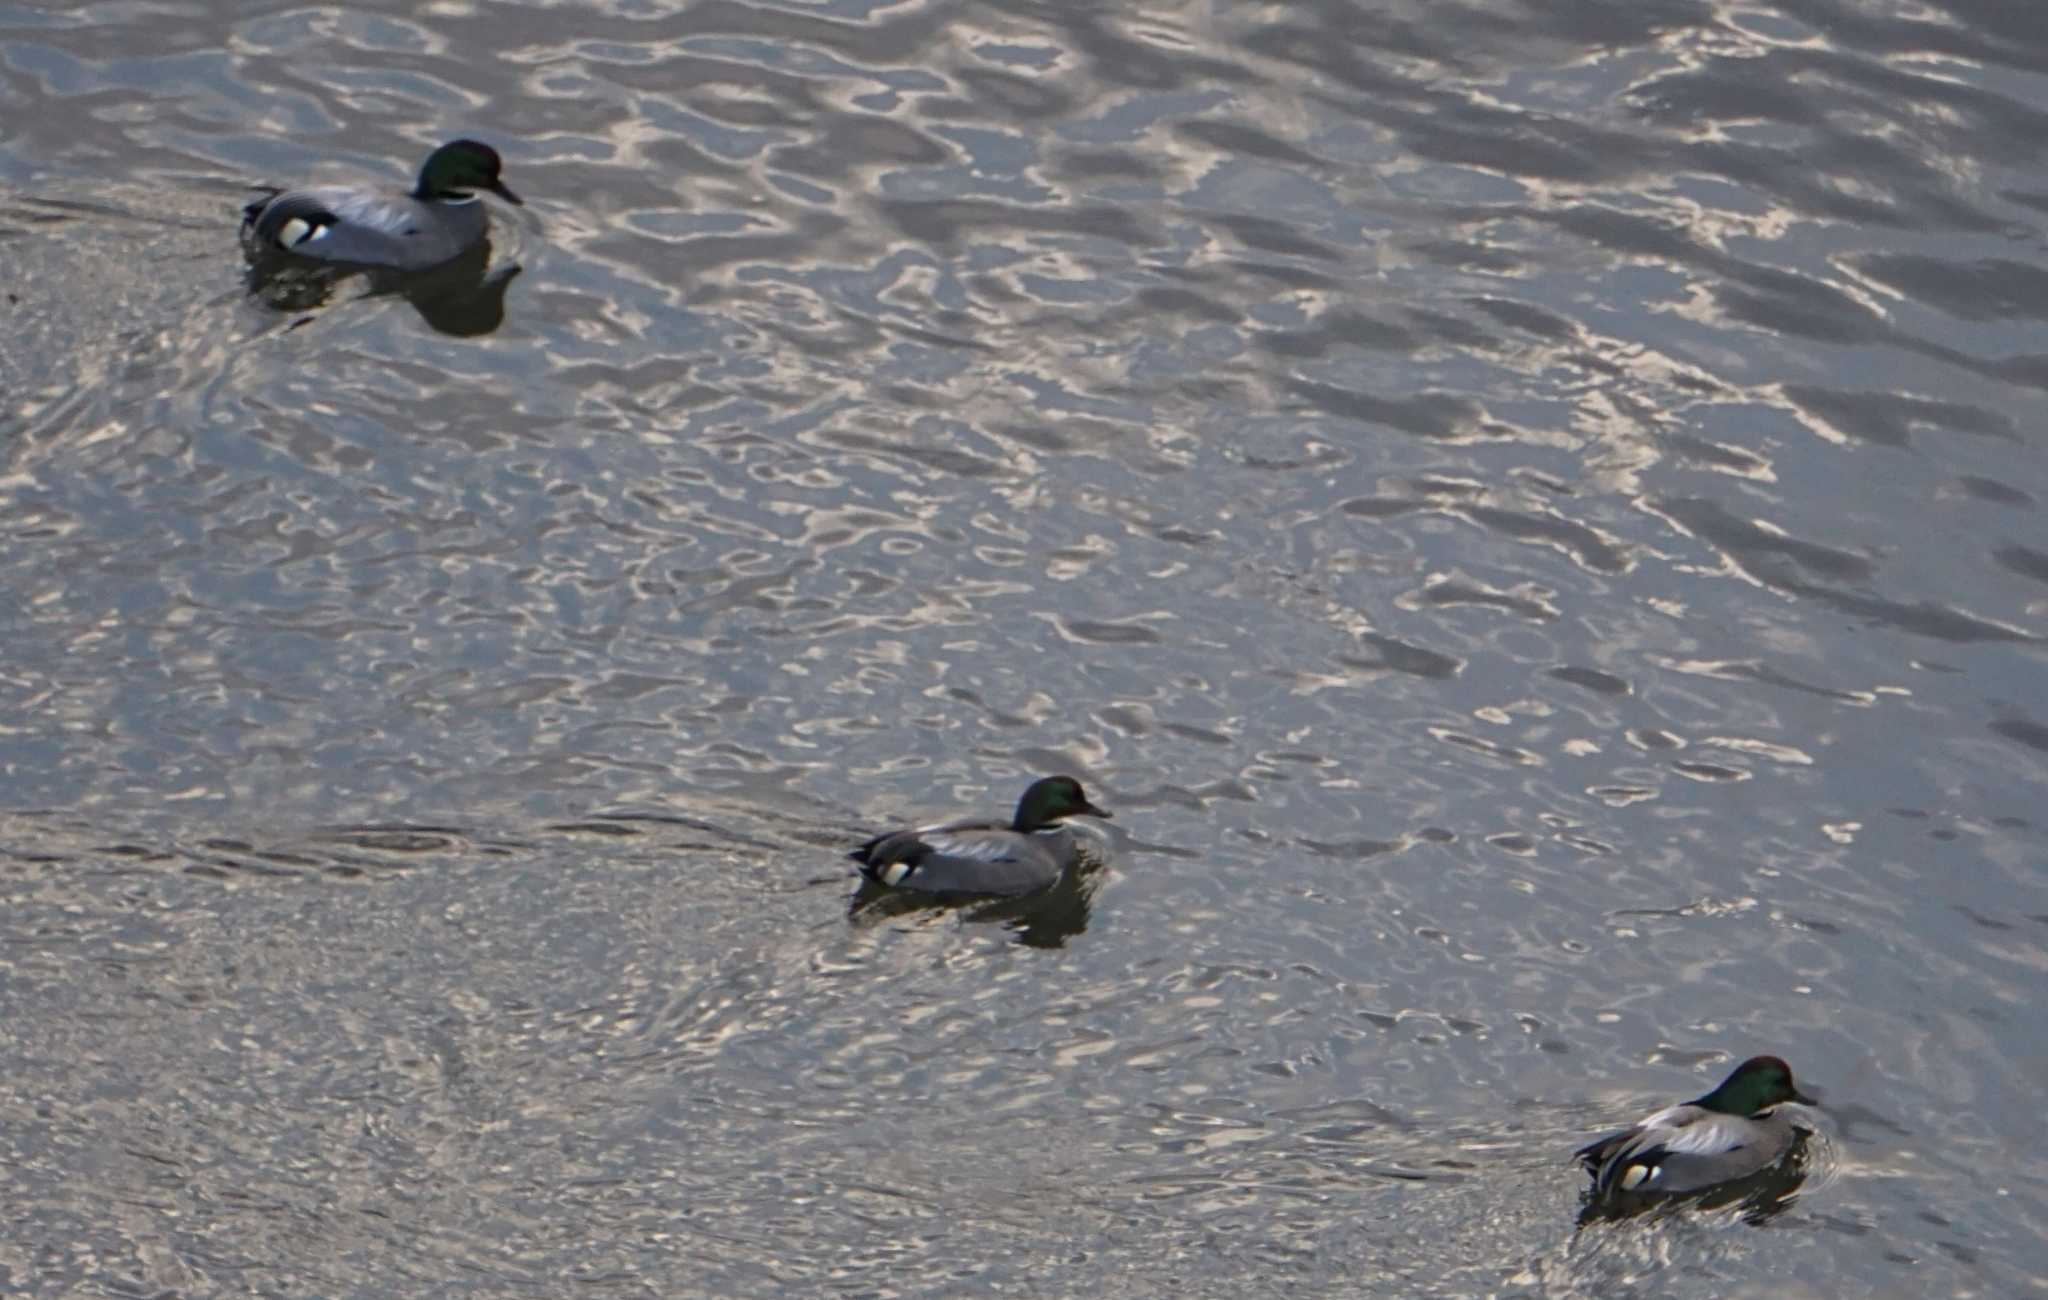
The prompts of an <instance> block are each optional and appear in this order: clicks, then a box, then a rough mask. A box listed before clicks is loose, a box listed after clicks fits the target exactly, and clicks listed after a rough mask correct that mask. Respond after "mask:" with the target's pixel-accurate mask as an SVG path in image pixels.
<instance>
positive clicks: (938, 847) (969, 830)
mask: <svg viewBox="0 0 2048 1300" xmlns="http://www.w3.org/2000/svg"><path fill="white" fill-rule="evenodd" d="M1068 817H1102V818H1108V817H1109V814H1108V813H1107V812H1105V811H1103V810H1102V809H1100V808H1098V807H1096V806H1095V805H1094V804H1092V803H1090V802H1089V801H1088V793H1087V791H1085V790H1083V789H1082V788H1081V783H1080V782H1079V781H1076V780H1075V779H1074V778H1073V777H1071V776H1048V777H1042V778H1040V779H1039V780H1036V781H1033V782H1032V783H1031V784H1030V785H1029V786H1028V787H1026V788H1025V791H1024V796H1023V797H1022V798H1021V799H1019V800H1018V801H1017V813H1016V815H1015V816H1014V817H1012V818H1011V819H1010V820H1009V821H1008V822H1007V823H1006V822H1002V821H997V820H993V819H989V820H981V821H961V822H951V823H948V824H946V825H943V826H924V827H918V828H916V829H913V830H898V831H889V832H886V833H884V834H881V835H877V836H875V837H874V838H873V839H871V840H869V841H868V842H867V843H865V844H863V845H861V846H860V847H859V848H857V849H855V850H853V851H852V852H851V853H849V854H847V855H846V856H847V857H849V858H852V859H853V860H854V861H855V862H857V863H859V864H860V873H861V875H863V876H865V877H866V878H867V879H868V880H869V881H870V882H872V883H873V884H876V885H879V886H882V887H884V888H888V889H900V890H911V891H916V892H919V893H925V894H934V895H983V896H989V895H994V896H998V897H1018V896H1021V895H1024V894H1032V893H1036V892H1038V891H1039V890H1041V889H1044V888H1046V887H1048V886H1050V885H1052V884H1054V883H1056V882H1057V881H1058V880H1059V879H1060V877H1061V876H1062V875H1063V874H1064V873H1065V872H1066V870H1067V869H1068V868H1069V867H1071V866H1073V865H1074V864H1075V863H1077V862H1079V861H1080V858H1081V846H1080V844H1079V843H1078V841H1077V839H1076V837H1075V835H1074V833H1073V832H1072V831H1071V830H1069V829H1068V828H1067V827H1065V826H1063V825H1061V824H1060V823H1061V821H1062V820H1063V819H1065V818H1068Z"/></svg>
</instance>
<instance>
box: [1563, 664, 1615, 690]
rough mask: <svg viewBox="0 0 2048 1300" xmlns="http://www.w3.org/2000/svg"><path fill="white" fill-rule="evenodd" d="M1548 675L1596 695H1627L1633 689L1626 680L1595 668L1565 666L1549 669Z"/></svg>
mask: <svg viewBox="0 0 2048 1300" xmlns="http://www.w3.org/2000/svg"><path fill="white" fill-rule="evenodd" d="M1550 675H1551V676H1552V677H1555V678H1556V679H1557V680H1559V681H1561V682H1568V683H1570V684H1571V685H1573V686H1577V687H1580V688H1582V689H1584V690H1588V691H1592V692H1593V693H1595V694H1597V695H1627V694H1630V693H1631V691H1632V690H1633V689H1634V688H1633V687H1631V686H1630V685H1629V684H1628V680H1627V679H1626V678H1622V677H1617V676H1615V675H1614V674H1613V673H1607V672H1602V671H1600V670H1599V669H1597V668H1581V667H1577V666H1574V665H1570V664H1567V665H1565V666H1563V667H1559V668H1553V669H1551V670H1550Z"/></svg>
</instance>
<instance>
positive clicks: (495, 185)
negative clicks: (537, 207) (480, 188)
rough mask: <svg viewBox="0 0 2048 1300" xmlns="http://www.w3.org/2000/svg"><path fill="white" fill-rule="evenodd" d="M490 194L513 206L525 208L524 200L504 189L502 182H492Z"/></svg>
mask: <svg viewBox="0 0 2048 1300" xmlns="http://www.w3.org/2000/svg"><path fill="white" fill-rule="evenodd" d="M491 193H493V194H495V195H497V196H498V197H499V198H501V199H503V200H505V202H507V203H510V204H514V205H516V206H518V207H522V208H523V207H525V206H526V200H525V199H522V198H520V197H519V196H518V195H517V194H514V193H513V192H512V191H511V190H510V189H509V188H507V187H506V185H505V182H503V181H492V182H491Z"/></svg>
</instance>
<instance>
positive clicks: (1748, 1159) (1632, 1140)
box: [1577, 1056, 1813, 1198]
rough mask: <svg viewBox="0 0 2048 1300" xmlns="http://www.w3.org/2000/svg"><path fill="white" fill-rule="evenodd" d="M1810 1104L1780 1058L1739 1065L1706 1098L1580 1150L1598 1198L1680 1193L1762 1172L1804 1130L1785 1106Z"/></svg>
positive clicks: (1680, 1105)
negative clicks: (1793, 1103) (1800, 1103)
mask: <svg viewBox="0 0 2048 1300" xmlns="http://www.w3.org/2000/svg"><path fill="white" fill-rule="evenodd" d="M1787 1102H1802V1103H1806V1104H1809V1105H1810V1104H1812V1103H1813V1098H1811V1097H1808V1096H1806V1095H1805V1094H1804V1093H1802V1092H1800V1091H1799V1089H1798V1087H1797V1086H1796V1085H1795V1084H1794V1083H1793V1082H1792V1069H1791V1067H1790V1066H1788V1065H1786V1064H1785V1063H1784V1062H1783V1061H1781V1060H1779V1059H1778V1058H1777V1057H1775V1056H1757V1057H1752V1058H1750V1059H1749V1060H1747V1061H1744V1062H1743V1063H1742V1064H1741V1065H1739V1066H1737V1067H1736V1068H1735V1070H1734V1072H1733V1073H1731V1074H1730V1075H1729V1076H1728V1077H1727V1078H1726V1079H1725V1080H1723V1081H1722V1083H1721V1086H1720V1087H1718V1088H1716V1089H1714V1090H1713V1091H1712V1092H1710V1093H1708V1094H1707V1095H1706V1096H1704V1097H1697V1098H1694V1099H1693V1100H1692V1101H1686V1102H1680V1103H1678V1104H1677V1105H1675V1106H1666V1107H1665V1108H1664V1109H1662V1110H1660V1111H1656V1112H1655V1113H1653V1114H1650V1115H1646V1116H1644V1117H1643V1118H1642V1119H1641V1120H1639V1121H1637V1122H1636V1124H1635V1125H1634V1126H1633V1127H1631V1128H1626V1129H1623V1130H1622V1131H1621V1132H1619V1133H1610V1134H1608V1135H1607V1136H1606V1137H1604V1138H1601V1139H1600V1140H1599V1141H1597V1142H1594V1143H1591V1144H1589V1145H1587V1146H1584V1147H1581V1148H1579V1151H1578V1153H1577V1158H1578V1160H1579V1163H1581V1164H1583V1165H1584V1166H1585V1167H1586V1172H1587V1173H1589V1174H1591V1175H1592V1176H1593V1195H1594V1197H1595V1198H1601V1197H1609V1196H1624V1195H1635V1196H1642V1195H1653V1194H1666V1195H1683V1194H1685V1193H1688V1192H1699V1191H1705V1190H1706V1189H1707V1188H1710V1187H1713V1186H1716V1185H1717V1184H1720V1183H1726V1182H1730V1181H1732V1180H1735V1179H1739V1178H1747V1177H1749V1176H1750V1175H1751V1174H1757V1173H1761V1172H1763V1171H1764V1170H1766V1169H1769V1168H1770V1167H1771V1166H1773V1165H1775V1164H1777V1163H1778V1162H1779V1161H1780V1160H1783V1159H1784V1158H1785V1156H1786V1155H1787V1154H1788V1153H1789V1152H1790V1151H1791V1150H1792V1148H1793V1146H1794V1145H1795V1144H1796V1143H1797V1142H1798V1141H1799V1139H1800V1137H1801V1136H1802V1135H1803V1134H1804V1133H1805V1132H1806V1131H1807V1130H1805V1129H1804V1128H1803V1127H1802V1126H1801V1125H1799V1124H1797V1123H1796V1122H1794V1119H1793V1117H1792V1114H1791V1113H1789V1112H1787V1111H1786V1110H1785V1103H1787Z"/></svg>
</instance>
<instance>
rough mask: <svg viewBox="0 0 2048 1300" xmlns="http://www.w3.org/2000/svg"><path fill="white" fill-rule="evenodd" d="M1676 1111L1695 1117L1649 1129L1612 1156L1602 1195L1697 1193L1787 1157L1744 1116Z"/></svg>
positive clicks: (1600, 1176)
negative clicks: (1618, 1192)
mask: <svg viewBox="0 0 2048 1300" xmlns="http://www.w3.org/2000/svg"><path fill="white" fill-rule="evenodd" d="M1675 1109H1681V1110H1685V1111H1690V1112H1692V1113H1691V1114H1690V1115H1688V1116H1686V1117H1685V1119H1684V1122H1682V1123H1678V1124H1674V1125H1656V1126H1645V1127H1644V1128H1641V1129H1639V1130H1637V1131H1636V1132H1635V1133H1634V1134H1632V1135H1631V1136H1630V1139H1629V1141H1627V1142H1625V1143H1623V1144H1621V1145H1620V1146H1618V1147H1616V1148H1615V1149H1613V1150H1612V1151H1610V1152H1608V1154H1607V1159H1606V1161H1605V1163H1604V1164H1602V1165H1601V1167H1600V1170H1599V1172H1598V1173H1597V1174H1596V1175H1595V1185H1596V1188H1597V1190H1599V1191H1602V1192H1608V1191H1616V1190H1619V1191H1643V1192H1653V1191H1654V1192H1673V1193H1676V1192H1696V1191H1699V1190H1701V1189H1702V1188H1707V1187H1712V1186H1713V1185H1714V1184H1715V1183H1720V1182H1725V1181H1727V1180H1728V1179H1730V1178H1739V1177H1741V1176H1742V1175H1744V1174H1748V1173H1754V1172H1755V1171H1756V1170H1758V1169H1761V1168H1762V1167H1763V1166H1765V1165H1767V1164H1769V1163H1770V1162H1771V1161H1773V1160H1775V1159H1777V1157H1778V1156H1780V1155H1782V1154H1783V1152H1784V1144H1783V1143H1781V1142H1776V1141H1774V1140H1773V1138H1774V1136H1775V1135H1774V1134H1773V1133H1772V1132H1771V1131H1769V1130H1766V1129H1763V1128H1760V1127H1759V1126H1758V1125H1756V1124H1754V1123H1752V1122H1750V1121H1748V1120H1745V1119H1743V1118H1742V1117H1740V1116H1736V1115H1721V1114H1717V1113H1715V1112H1713V1111H1703V1110H1699V1109H1698V1108H1696V1107H1682V1108H1675ZM1766 1148H1768V1149H1766Z"/></svg>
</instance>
